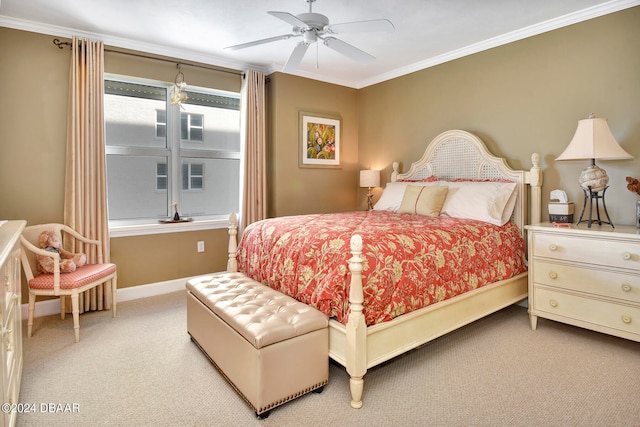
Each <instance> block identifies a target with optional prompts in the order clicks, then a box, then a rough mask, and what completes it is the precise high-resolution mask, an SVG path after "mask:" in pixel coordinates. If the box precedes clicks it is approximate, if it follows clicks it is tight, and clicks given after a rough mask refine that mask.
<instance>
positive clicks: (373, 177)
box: [360, 169, 380, 210]
mask: <svg viewBox="0 0 640 427" xmlns="http://www.w3.org/2000/svg"><path fill="white" fill-rule="evenodd" d="M379 186H380V171H377V170H371V169H366V170H362V171H360V187H368V188H369V191H368V192H367V209H369V210H371V209H373V194H371V189H372V188H373V187H379Z"/></svg>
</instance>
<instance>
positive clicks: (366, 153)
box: [0, 7, 640, 288]
mask: <svg viewBox="0 0 640 427" xmlns="http://www.w3.org/2000/svg"><path fill="white" fill-rule="evenodd" d="M638 22H640V10H639V8H638V7H634V8H631V9H629V10H625V11H621V12H617V13H614V14H611V15H607V16H603V17H600V18H596V19H593V20H590V21H586V22H583V23H580V24H576V25H573V26H570V27H567V28H563V29H559V30H555V31H552V32H550V33H547V34H542V35H539V36H535V37H532V38H530V39H525V40H521V41H518V42H514V43H511V44H509V45H506V46H501V47H498V48H494V49H491V50H489V51H486V52H482V53H478V54H475V55H472V56H470V57H466V58H461V59H457V60H455V61H452V62H450V63H445V64H442V65H439V66H436V67H433V68H431V69H427V70H423V71H419V72H416V73H413V74H411V75H408V76H404V77H401V78H397V79H394V80H391V81H388V82H385V83H382V84H378V85H375V86H372V87H367V88H364V89H359V90H356V89H351V88H346V87H342V86H337V85H331V84H326V83H321V82H317V81H311V80H308V79H304V78H300V77H295V76H290V75H285V74H281V73H276V74H275V75H272V76H271V83H270V84H269V86H268V91H269V102H270V105H269V108H270V110H271V111H272V112H273V115H272V116H271V117H270V119H269V120H270V127H269V128H270V131H271V134H270V140H272V141H277V143H275V144H272V145H271V146H270V149H271V150H272V152H271V154H272V156H271V159H272V160H271V163H270V169H271V171H272V172H271V175H270V177H269V182H270V186H269V193H270V199H269V200H270V204H269V215H270V216H282V215H287V214H295V213H303V212H305V211H313V212H327V211H346V210H353V209H356V208H358V209H363V208H364V202H365V198H364V194H365V192H364V190H363V189H359V188H358V187H357V171H358V170H359V169H360V168H364V167H375V168H382V169H384V174H383V180H384V179H388V176H389V173H390V164H391V162H392V161H394V160H399V161H401V162H404V163H405V164H404V165H403V166H404V167H407V166H408V165H407V164H406V163H408V162H411V161H412V160H414V159H416V158H418V157H419V155H420V153H422V151H423V150H424V146H425V145H426V144H427V143H428V142H429V141H430V140H431V139H432V138H433V137H435V136H436V135H437V134H438V133H440V132H441V131H443V130H447V129H451V128H460V129H466V130H470V131H472V132H475V133H477V134H479V135H480V136H481V137H482V138H483V139H484V141H485V142H486V143H487V144H488V145H489V148H490V150H491V151H492V152H494V153H495V154H497V155H500V156H504V157H506V158H509V159H513V161H512V163H511V166H513V167H517V168H527V167H529V164H528V162H529V156H530V153H531V152H532V151H533V150H537V151H539V152H541V154H542V156H543V169H545V183H544V187H543V205H544V204H545V203H546V200H547V198H548V194H549V191H550V190H552V189H555V188H564V189H566V190H567V192H568V193H569V196H570V199H571V200H573V201H574V202H576V203H580V201H581V195H580V194H579V193H578V191H579V190H578V187H577V185H576V177H577V176H578V174H579V171H580V170H581V169H582V168H583V167H584V165H583V164H582V163H581V162H567V163H555V162H554V161H553V159H554V158H555V156H557V155H558V154H559V153H560V152H561V151H562V149H564V147H565V146H566V144H567V143H568V141H569V140H570V138H571V136H572V134H573V132H574V131H575V126H576V122H577V120H579V119H581V118H585V117H586V116H587V115H588V114H589V113H591V112H594V113H596V114H597V115H599V116H603V117H607V118H608V119H609V123H610V126H611V128H612V131H613V132H614V135H616V137H617V138H618V141H619V142H620V144H621V145H622V146H623V147H625V149H626V150H627V151H629V152H630V153H631V154H632V155H634V157H635V159H634V160H629V161H620V162H611V163H607V166H606V169H607V171H608V172H609V174H610V176H611V178H612V179H611V182H612V189H611V190H610V194H608V197H609V198H608V205H609V209H610V212H611V214H612V217H613V218H612V219H613V221H614V222H615V223H620V224H623V223H624V224H631V223H633V221H634V212H633V205H634V201H635V196H634V195H633V194H632V193H630V192H628V191H626V189H625V188H624V177H625V176H627V175H631V176H637V175H638V170H639V169H640V168H639V167H638V165H639V162H640V158H639V156H640V152H638V148H637V147H638V145H637V141H638V140H639V139H640V125H639V119H638V118H639V117H640V107H639V104H638V101H637V100H638V99H639V98H640V78H639V77H638V76H640V58H639V57H638V55H637V52H638V51H640V30H639V29H638V25H637V23H638ZM51 39H52V37H51V36H47V35H42V34H35V33H29V32H25V31H18V30H12V29H8V28H2V29H0V46H1V51H2V52H3V60H2V64H1V65H0V70H1V75H2V76H3V79H2V83H1V85H2V89H3V93H4V94H5V96H4V97H3V99H2V100H0V104H1V105H2V111H3V115H2V119H0V120H2V122H1V126H0V128H1V129H2V134H3V137H2V139H3V148H2V160H1V162H2V165H1V166H2V167H1V168H0V170H1V171H2V172H1V173H2V175H1V177H2V179H3V181H4V182H11V183H12V185H6V186H3V188H2V190H1V191H2V193H1V194H2V196H1V200H3V204H2V207H1V208H0V217H2V218H24V219H26V220H28V221H29V222H30V223H40V222H47V221H59V220H61V218H62V204H61V202H60V200H61V198H62V191H63V190H62V181H63V177H64V172H63V167H62V164H63V162H64V154H63V141H64V139H65V132H66V124H65V116H64V111H65V106H66V92H67V70H68V57H67V56H66V55H65V54H63V53H61V52H60V51H58V50H57V49H55V48H54V47H53V46H52V45H51ZM24 52H30V53H31V54H30V55H25V54H24ZM121 66H122V67H125V68H127V67H128V68H129V69H132V68H135V67H149V68H150V66H149V65H148V64H122V65H121ZM153 67H154V69H155V70H156V72H157V73H158V74H161V73H162V71H164V74H163V75H170V76H173V72H174V69H173V65H172V64H168V65H166V66H165V69H164V70H162V68H161V67H163V66H158V65H157V64H153ZM45 70H46V71H45ZM24 79H28V84H19V85H16V84H15V82H23V81H24ZM299 93H305V98H306V99H304V100H300V99H299V97H298V96H297V94H299ZM34 100H37V103H34ZM308 108H313V109H316V110H320V111H331V112H336V111H337V112H339V113H340V114H341V116H342V120H343V126H344V128H343V138H344V141H345V146H344V150H345V151H344V165H343V168H342V169H340V170H338V171H326V170H303V169H299V168H298V167H297V162H296V159H295V150H292V149H291V144H292V142H291V141H294V140H295V138H296V134H297V113H298V111H299V110H301V109H308ZM25 112H28V113H29V115H30V116H29V117H30V118H31V119H30V121H29V122H28V123H25V119H24V116H25ZM33 119H35V122H37V123H40V124H41V126H30V123H32V122H31V120H33ZM16 123H18V124H19V126H16ZM27 130H28V132H27V133H25V131H27ZM8 141H14V142H15V141H21V142H22V143H11V144H9V143H8ZM348 141H356V142H357V143H354V144H350V145H349V144H347V142H348ZM399 141H400V142H399ZM404 141H406V143H404ZM290 142H291V143H290ZM26 168H29V169H30V170H29V176H25V177H24V178H22V179H16V178H15V177H16V176H22V175H24V174H25V169H26ZM43 182H47V184H46V185H45V184H43ZM291 182H295V183H297V185H295V186H292V185H290V183H291ZM317 182H321V183H322V187H323V188H329V189H331V191H321V192H315V193H314V197H312V198H309V197H307V194H308V189H309V188H315V183H317ZM345 182H347V183H349V182H350V183H351V185H342V184H343V183H345ZM376 191H379V190H376ZM25 195H30V196H29V197H26V196H25ZM43 206H46V209H45V208H43ZM199 240H204V241H205V244H206V248H207V252H206V253H205V255H206V256H202V257H196V256H195V255H196V251H195V247H196V241H199ZM159 248H163V249H159ZM165 248H172V249H171V250H170V251H169V253H167V251H166V250H165ZM184 251H192V252H193V254H194V257H193V258H189V259H184V258H182V257H179V256H178V254H179V253H181V252H184ZM112 252H113V253H112V259H113V261H114V262H116V263H118V265H119V267H120V271H121V273H120V281H119V282H120V283H119V284H120V287H121V288H125V287H134V286H138V285H144V284H149V283H158V282H166V281H172V280H175V279H181V278H183V277H188V276H192V275H196V274H201V273H207V272H209V271H211V270H222V269H224V265H225V262H226V229H222V230H211V231H206V232H193V233H173V234H170V235H153V236H142V237H140V236H136V237H123V238H117V239H113V241H112ZM140 254H144V255H140ZM158 259H162V260H163V262H162V264H163V265H162V268H158V269H154V270H153V271H149V270H146V271H143V270H142V269H140V268H138V266H140V265H149V264H152V263H156V262H157V260H158Z"/></svg>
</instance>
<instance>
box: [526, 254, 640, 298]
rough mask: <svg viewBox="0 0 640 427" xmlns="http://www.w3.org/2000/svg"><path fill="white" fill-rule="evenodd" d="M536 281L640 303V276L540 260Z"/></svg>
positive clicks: (535, 276) (534, 277)
mask: <svg viewBox="0 0 640 427" xmlns="http://www.w3.org/2000/svg"><path fill="white" fill-rule="evenodd" d="M529 274H533V281H534V282H535V283H540V284H544V285H549V286H556V287H559V288H564V289H571V290H575V291H578V292H588V293H590V294H596V295H602V296H606V297H610V298H619V299H623V300H625V301H634V302H640V275H634V274H622V273H618V272H615V271H610V270H602V269H597V268H588V267H586V266H581V267H576V266H573V265H567V264H560V263H553V262H545V261H537V262H536V267H535V269H533V272H530V273H529Z"/></svg>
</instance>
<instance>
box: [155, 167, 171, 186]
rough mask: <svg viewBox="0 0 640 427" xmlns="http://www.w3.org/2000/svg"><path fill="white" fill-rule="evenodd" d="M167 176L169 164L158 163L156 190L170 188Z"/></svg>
mask: <svg viewBox="0 0 640 427" xmlns="http://www.w3.org/2000/svg"><path fill="white" fill-rule="evenodd" d="M168 178H169V177H168V176H167V164H166V163H158V164H157V165H156V190H166V189H167V188H169V187H168V186H167V183H168V182H169V179H168Z"/></svg>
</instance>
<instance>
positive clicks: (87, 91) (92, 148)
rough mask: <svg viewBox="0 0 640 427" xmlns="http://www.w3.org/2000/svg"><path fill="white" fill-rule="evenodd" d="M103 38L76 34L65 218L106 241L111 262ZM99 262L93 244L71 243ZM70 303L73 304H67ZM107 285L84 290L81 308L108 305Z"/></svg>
mask: <svg viewBox="0 0 640 427" xmlns="http://www.w3.org/2000/svg"><path fill="white" fill-rule="evenodd" d="M103 74H104V43H103V42H101V41H93V40H82V39H79V38H78V37H75V36H74V37H73V41H72V47H71V69H70V72H69V104H68V119H67V120H68V121H67V150H66V169H65V189H64V222H65V224H67V225H68V226H70V227H71V228H74V229H75V230H76V231H78V232H79V233H80V234H82V235H84V236H86V237H88V238H90V239H95V240H100V241H101V242H102V254H103V262H109V259H110V254H109V224H108V213H107V184H106V182H107V181H106V178H107V175H106V160H105V144H104V103H103V99H104V79H103ZM69 250H72V251H74V252H84V253H86V254H87V262H89V263H95V262H97V261H98V260H97V253H96V251H95V250H91V249H90V247H86V248H85V247H82V246H76V247H72V248H69ZM66 305H67V306H70V304H66ZM110 308H111V293H110V292H109V289H107V287H104V286H103V285H100V286H99V287H97V288H94V289H92V290H89V291H87V292H84V294H81V295H80V311H81V312H83V311H88V310H109V309H110Z"/></svg>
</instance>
